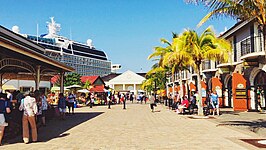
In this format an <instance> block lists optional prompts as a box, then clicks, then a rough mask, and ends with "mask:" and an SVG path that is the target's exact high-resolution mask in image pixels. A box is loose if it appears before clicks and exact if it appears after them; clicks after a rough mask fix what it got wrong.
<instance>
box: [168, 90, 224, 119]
mask: <svg viewBox="0 0 266 150" xmlns="http://www.w3.org/2000/svg"><path fill="white" fill-rule="evenodd" d="M165 102H166V104H167V105H168V106H169V109H172V110H174V111H175V112H177V113H178V114H184V113H185V111H184V110H187V112H188V113H189V114H192V113H194V110H195V111H197V110H198V105H199V95H198V93H197V92H195V94H194V95H192V96H190V100H188V97H187V96H186V95H185V96H183V97H182V98H181V96H180V94H178V93H175V95H174V96H172V94H169V95H168V97H167V99H166V101H165ZM203 106H204V107H203V111H204V115H209V114H213V115H215V114H217V115H218V116H219V115H220V110H219V96H218V94H217V91H215V90H214V91H213V92H211V91H209V92H208V93H207V94H206V100H205V101H204V105H203Z"/></svg>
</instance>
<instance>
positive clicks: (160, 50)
mask: <svg viewBox="0 0 266 150" xmlns="http://www.w3.org/2000/svg"><path fill="white" fill-rule="evenodd" d="M172 36H173V38H176V37H177V34H175V33H172ZM161 42H162V43H163V44H166V45H167V46H166V47H161V46H157V47H155V48H154V52H153V53H152V54H151V55H149V56H148V60H149V59H153V60H154V61H158V64H157V65H158V67H160V68H161V69H162V68H163V69H165V78H166V74H167V72H169V70H171V68H169V67H167V66H164V65H163V60H164V56H165V55H166V54H167V53H169V52H171V51H173V50H172V44H171V43H170V42H169V41H168V40H166V39H164V38H162V39H161ZM174 73H175V72H174ZM174 73H172V82H173V86H172V88H173V94H174ZM165 83H166V79H165Z"/></svg>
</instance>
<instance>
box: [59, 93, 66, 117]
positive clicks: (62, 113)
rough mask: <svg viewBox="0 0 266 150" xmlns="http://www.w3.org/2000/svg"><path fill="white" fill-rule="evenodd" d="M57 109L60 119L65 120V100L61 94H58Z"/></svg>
mask: <svg viewBox="0 0 266 150" xmlns="http://www.w3.org/2000/svg"><path fill="white" fill-rule="evenodd" d="M58 109H59V113H60V119H63V120H65V113H66V98H65V97H64V94H63V93H60V94H59V99H58Z"/></svg>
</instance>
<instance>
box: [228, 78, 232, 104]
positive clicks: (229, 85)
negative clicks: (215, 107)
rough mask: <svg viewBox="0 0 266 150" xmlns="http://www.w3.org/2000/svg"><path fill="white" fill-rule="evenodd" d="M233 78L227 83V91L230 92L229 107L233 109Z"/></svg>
mask: <svg viewBox="0 0 266 150" xmlns="http://www.w3.org/2000/svg"><path fill="white" fill-rule="evenodd" d="M232 89H233V88H232V76H230V77H229V80H228V82H227V90H228V107H232V99H233V92H232Z"/></svg>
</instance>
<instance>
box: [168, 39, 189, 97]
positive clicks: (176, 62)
mask: <svg viewBox="0 0 266 150" xmlns="http://www.w3.org/2000/svg"><path fill="white" fill-rule="evenodd" d="M185 47H186V45H185V38H184V36H175V37H174V38H173V42H172V44H171V51H170V52H168V53H166V54H165V56H164V59H163V66H168V67H169V68H171V71H172V75H173V74H175V73H176V72H177V71H178V72H179V86H180V97H181V99H182V97H183V96H184V95H183V93H184V92H183V83H182V71H183V70H185V69H187V66H188V65H190V64H191V61H190V60H191V59H190V57H188V56H189V54H188V53H187V51H186V49H185Z"/></svg>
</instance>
